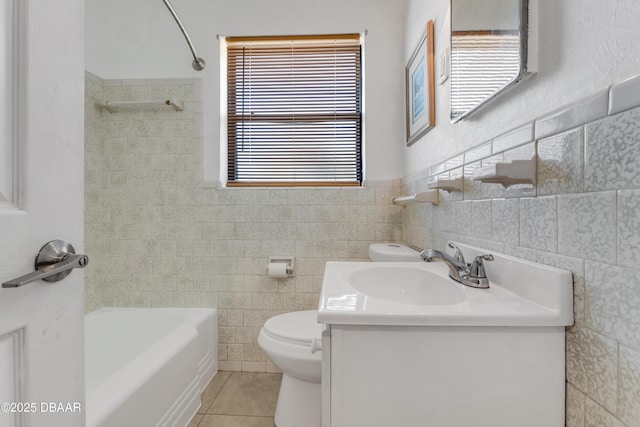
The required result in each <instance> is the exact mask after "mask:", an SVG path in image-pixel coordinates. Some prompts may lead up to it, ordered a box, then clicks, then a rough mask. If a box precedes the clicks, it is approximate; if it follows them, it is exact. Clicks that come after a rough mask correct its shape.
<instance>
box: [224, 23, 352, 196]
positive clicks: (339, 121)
mask: <svg viewBox="0 0 640 427" xmlns="http://www.w3.org/2000/svg"><path fill="white" fill-rule="evenodd" d="M226 41H227V147H228V148H227V149H228V156H227V157H228V161H227V165H228V166H227V185H228V186H250V185H281V186H292V185H361V183H362V108H361V103H362V102H361V100H362V97H361V90H362V89H361V42H360V35H359V34H349V35H332V36H317V37H316V36H299V37H251V38H239V37H232V38H227V39H226Z"/></svg>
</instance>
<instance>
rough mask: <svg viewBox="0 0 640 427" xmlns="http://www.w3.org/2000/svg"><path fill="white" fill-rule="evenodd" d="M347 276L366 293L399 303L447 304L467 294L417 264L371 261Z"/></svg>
mask: <svg viewBox="0 0 640 427" xmlns="http://www.w3.org/2000/svg"><path fill="white" fill-rule="evenodd" d="M347 280H348V281H349V283H350V284H351V286H353V288H354V289H356V290H357V291H359V292H362V293H363V294H365V295H368V296H371V297H374V298H380V299H383V300H386V301H389V302H393V303H399V304H418V305H450V304H459V303H461V302H463V301H464V300H465V299H466V298H467V295H466V293H465V292H464V290H463V289H462V285H460V284H458V283H456V282H454V281H452V280H451V279H449V278H446V277H442V276H439V275H437V274H434V272H431V271H427V270H425V269H424V268H419V267H412V266H389V265H374V266H372V267H371V268H366V269H361V270H358V271H355V272H353V273H351V274H350V275H349V278H348V279H347Z"/></svg>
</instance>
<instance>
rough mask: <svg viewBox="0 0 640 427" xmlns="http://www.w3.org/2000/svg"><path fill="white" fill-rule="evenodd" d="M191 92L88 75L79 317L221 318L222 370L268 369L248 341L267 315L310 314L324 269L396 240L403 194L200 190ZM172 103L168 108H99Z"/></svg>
mask: <svg viewBox="0 0 640 427" xmlns="http://www.w3.org/2000/svg"><path fill="white" fill-rule="evenodd" d="M199 86H200V85H199V82H198V80H182V79H181V80H102V79H100V78H99V77H96V76H94V75H91V74H87V77H86V95H85V97H86V183H85V196H86V207H85V218H86V219H85V221H86V223H85V235H86V243H85V247H86V251H87V253H89V254H90V255H91V259H92V261H91V267H90V268H87V270H86V286H87V290H86V298H87V310H88V311H92V310H95V309H97V308H99V307H104V306H138V307H161V306H162V307H165V306H206V307H216V308H218V325H219V348H220V354H219V360H220V369H223V370H235V371H239V370H245V371H269V370H273V365H271V363H269V362H268V359H267V358H266V356H265V355H264V354H263V352H262V351H261V349H260V348H259V346H258V345H257V342H256V337H257V334H258V332H259V330H260V328H261V327H262V325H263V323H264V321H265V320H266V319H268V318H269V317H271V316H273V315H275V314H278V313H281V312H287V311H295V310H303V309H316V308H317V305H318V297H319V291H320V285H321V281H322V274H323V271H324V264H325V262H326V261H328V260H347V259H349V260H353V259H365V258H366V257H367V250H368V244H369V243H370V242H373V241H390V240H400V239H401V233H402V227H401V224H400V222H401V219H402V214H401V212H402V209H403V208H402V207H400V206H396V205H393V204H392V203H391V199H392V198H393V197H394V196H396V195H399V193H400V191H401V182H400V180H397V181H389V182H380V183H370V185H368V186H367V187H362V188H341V189H333V188H324V189H323V188H301V189H291V188H287V189H266V188H257V189H251V188H234V189H228V188H211V187H209V188H207V187H205V186H202V185H199V184H198V181H199V180H198V176H199V172H198V170H199V167H200V165H201V163H202V159H201V158H200V150H199V148H198V144H199V142H200V141H199V139H200V135H201V132H200V126H201V113H200V111H201V103H200V99H201V97H200V95H201V93H200V90H199ZM166 98H175V99H177V100H180V101H183V102H184V110H183V111H174V110H172V109H171V108H169V107H160V108H157V107H127V108H120V109H119V110H118V111H117V112H113V113H110V112H108V111H106V110H105V109H103V108H99V107H96V103H102V102H104V101H108V100H110V101H133V100H150V99H166ZM279 255H291V256H295V257H296V271H295V277H294V278H292V279H287V280H278V279H271V278H269V277H267V274H266V273H267V261H268V257H269V256H279Z"/></svg>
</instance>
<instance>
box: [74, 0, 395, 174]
mask: <svg viewBox="0 0 640 427" xmlns="http://www.w3.org/2000/svg"><path fill="white" fill-rule="evenodd" d="M86 2H87V16H86V22H87V31H86V33H87V34H86V38H87V40H86V46H87V53H86V68H87V71H90V72H91V73H93V74H96V75H98V76H100V77H102V78H104V79H149V78H182V77H201V78H202V79H203V91H204V94H203V117H204V119H203V137H204V156H205V157H206V158H207V159H208V160H209V161H208V162H205V170H204V175H205V179H206V180H208V181H212V180H213V181H215V180H217V179H218V163H219V159H218V156H219V132H220V130H219V129H220V108H219V93H220V87H219V84H220V83H219V78H220V77H219V76H220V72H219V71H220V70H219V42H218V40H217V38H216V35H217V34H220V35H224V36H236V35H270V34H313V33H333V32H336V33H344V32H362V31H365V30H367V31H368V35H367V37H366V41H365V43H366V51H365V61H366V62H365V73H366V74H365V78H366V97H365V109H366V124H365V137H366V146H365V156H366V157H365V167H366V179H367V180H368V181H377V180H386V179H393V178H398V177H400V176H402V174H403V172H404V171H403V159H402V149H401V147H402V135H403V128H404V82H403V73H402V70H403V66H404V65H403V57H402V50H401V49H399V47H400V46H402V20H403V13H402V2H399V1H397V0H350V1H348V2H346V1H344V0H325V1H322V2H318V1H313V0H270V1H268V2H266V1H262V0H226V1H222V0H217V1H207V0H191V1H187V0H174V1H173V2H172V4H173V6H174V8H175V9H176V11H177V12H178V14H179V15H180V17H181V19H182V21H183V23H184V25H185V27H187V30H188V31H189V34H190V36H191V38H192V40H193V42H194V44H195V47H196V49H197V50H198V55H199V56H201V57H203V58H204V59H205V61H206V62H207V67H206V68H205V70H204V71H202V72H200V73H197V72H195V71H193V70H192V69H191V59H192V58H191V55H190V52H189V50H188V48H187V45H186V43H185V41H184V39H183V36H182V34H181V33H180V31H179V29H178V27H177V26H176V25H175V23H174V22H173V19H172V17H171V15H170V14H169V12H168V11H167V10H166V8H165V6H164V4H163V3H162V1H161V0H138V1H136V2H131V1H128V0H110V1H101V0H86Z"/></svg>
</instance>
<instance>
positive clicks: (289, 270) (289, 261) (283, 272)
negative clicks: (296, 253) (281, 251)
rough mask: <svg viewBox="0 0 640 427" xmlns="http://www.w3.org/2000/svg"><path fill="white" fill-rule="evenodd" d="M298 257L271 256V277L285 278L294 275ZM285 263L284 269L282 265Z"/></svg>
mask: <svg viewBox="0 0 640 427" xmlns="http://www.w3.org/2000/svg"><path fill="white" fill-rule="evenodd" d="M295 262H296V258H295V257H292V256H270V257H269V265H268V266H267V270H268V275H269V277H274V278H278V279H285V278H287V277H293V269H294V268H295ZM283 264H284V267H285V268H284V269H282V268H281V267H280V266H281V265H283Z"/></svg>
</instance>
